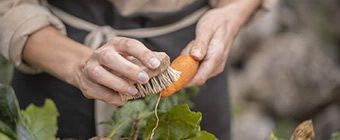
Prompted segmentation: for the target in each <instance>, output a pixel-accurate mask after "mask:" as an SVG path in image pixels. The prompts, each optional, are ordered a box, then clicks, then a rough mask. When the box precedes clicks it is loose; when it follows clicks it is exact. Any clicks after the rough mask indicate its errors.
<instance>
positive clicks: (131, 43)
mask: <svg viewBox="0 0 340 140" xmlns="http://www.w3.org/2000/svg"><path fill="white" fill-rule="evenodd" d="M125 44H126V46H128V47H133V46H138V45H140V42H139V41H138V40H135V39H130V38H128V39H126V42H125Z"/></svg>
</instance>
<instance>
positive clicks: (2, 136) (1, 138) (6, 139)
mask: <svg viewBox="0 0 340 140" xmlns="http://www.w3.org/2000/svg"><path fill="white" fill-rule="evenodd" d="M0 140H13V139H11V138H10V137H8V136H7V135H6V134H4V133H1V132H0Z"/></svg>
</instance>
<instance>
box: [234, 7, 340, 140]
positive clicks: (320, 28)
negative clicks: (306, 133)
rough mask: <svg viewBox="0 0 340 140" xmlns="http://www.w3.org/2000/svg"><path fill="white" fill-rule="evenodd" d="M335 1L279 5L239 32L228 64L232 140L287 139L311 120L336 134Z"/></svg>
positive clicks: (339, 79) (339, 116) (339, 24)
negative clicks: (274, 137) (272, 134)
mask: <svg viewBox="0 0 340 140" xmlns="http://www.w3.org/2000/svg"><path fill="white" fill-rule="evenodd" d="M339 49H340V1H339V0H281V1H280V3H279V4H278V5H276V8H275V9H274V10H273V11H270V13H268V14H266V15H265V16H263V17H261V18H260V19H259V20H257V21H255V22H251V23H249V24H248V26H247V27H246V28H244V29H243V30H242V31H241V34H240V36H239V37H238V39H237V42H236V43H235V46H234V47H233V50H232V53H231V57H230V59H229V60H228V61H229V67H228V69H229V86H230V93H231V96H232V103H233V115H234V116H233V126H232V133H233V139H234V140H264V139H268V136H269V135H270V133H271V132H272V131H273V132H274V133H275V134H276V135H277V136H278V137H280V138H283V139H289V137H290V135H291V133H292V132H293V130H294V128H295V127H296V125H297V124H298V123H300V122H302V121H304V120H308V119H312V120H313V124H314V129H315V132H316V138H315V139H316V140H329V139H330V135H331V133H333V132H337V131H340V97H339V96H340V67H339V64H340V63H339V55H340V50H339Z"/></svg>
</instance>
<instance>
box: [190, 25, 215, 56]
mask: <svg viewBox="0 0 340 140" xmlns="http://www.w3.org/2000/svg"><path fill="white" fill-rule="evenodd" d="M212 36H213V32H212V31H211V29H209V28H199V27H198V28H197V29H196V38H195V40H194V42H193V43H192V47H191V50H190V55H191V56H192V57H193V58H195V59H196V60H198V61H201V60H203V58H204V57H205V55H206V53H207V50H208V47H209V42H210V40H211V38H212Z"/></svg>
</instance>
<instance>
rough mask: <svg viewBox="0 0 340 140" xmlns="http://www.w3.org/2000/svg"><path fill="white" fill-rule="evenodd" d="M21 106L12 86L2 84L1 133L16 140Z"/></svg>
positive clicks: (0, 93)
mask: <svg viewBox="0 0 340 140" xmlns="http://www.w3.org/2000/svg"><path fill="white" fill-rule="evenodd" d="M19 110H20V108H19V104H18V101H17V98H16V96H15V94H14V91H13V89H12V88H11V87H10V86H5V85H2V84H0V120H1V124H0V132H2V133H4V134H6V135H7V136H9V137H11V138H13V139H16V136H15V134H13V133H14V132H15V130H16V124H17V122H18V120H19V114H20V113H19V112H20V111H19Z"/></svg>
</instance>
